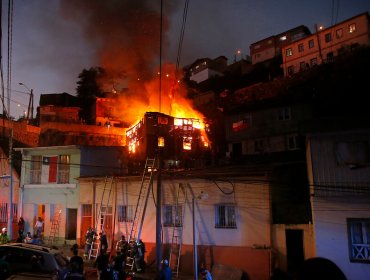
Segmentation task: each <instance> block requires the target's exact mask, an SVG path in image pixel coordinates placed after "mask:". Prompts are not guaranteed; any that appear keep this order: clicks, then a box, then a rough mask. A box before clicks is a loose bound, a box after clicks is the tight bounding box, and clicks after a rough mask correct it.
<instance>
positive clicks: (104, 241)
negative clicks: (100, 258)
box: [99, 232, 108, 254]
mask: <svg viewBox="0 0 370 280" xmlns="http://www.w3.org/2000/svg"><path fill="white" fill-rule="evenodd" d="M99 236H100V237H99V239H100V244H99V246H100V248H99V249H100V251H103V252H104V254H105V253H107V249H108V240H107V235H106V234H105V233H104V232H100V233H99Z"/></svg>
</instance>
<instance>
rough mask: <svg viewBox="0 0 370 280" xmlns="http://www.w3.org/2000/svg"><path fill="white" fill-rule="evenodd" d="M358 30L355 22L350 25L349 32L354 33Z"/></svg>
mask: <svg viewBox="0 0 370 280" xmlns="http://www.w3.org/2000/svg"><path fill="white" fill-rule="evenodd" d="M355 31H356V24H355V23H352V24H350V25H349V26H348V32H349V33H353V32H355Z"/></svg>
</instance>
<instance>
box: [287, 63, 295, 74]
mask: <svg viewBox="0 0 370 280" xmlns="http://www.w3.org/2000/svg"><path fill="white" fill-rule="evenodd" d="M293 74H294V66H293V65H290V66H288V75H289V76H290V75H293Z"/></svg>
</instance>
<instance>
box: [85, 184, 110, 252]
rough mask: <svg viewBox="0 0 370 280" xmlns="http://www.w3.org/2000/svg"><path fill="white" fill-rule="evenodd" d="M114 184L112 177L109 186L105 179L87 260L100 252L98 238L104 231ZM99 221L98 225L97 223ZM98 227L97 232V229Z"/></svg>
mask: <svg viewBox="0 0 370 280" xmlns="http://www.w3.org/2000/svg"><path fill="white" fill-rule="evenodd" d="M113 184H114V177H112V178H111V180H110V184H109V183H108V177H105V182H104V188H103V192H102V196H101V200H100V207H99V211H98V212H97V215H96V216H95V229H94V231H95V233H96V234H95V235H94V237H93V241H92V243H91V247H90V251H89V259H91V258H97V257H98V255H99V252H100V239H99V238H98V235H99V233H101V232H103V231H104V225H105V220H106V215H107V214H108V206H109V202H110V198H111V193H112V189H113ZM99 221H100V223H99ZM98 225H99V231H98V230H97V229H98Z"/></svg>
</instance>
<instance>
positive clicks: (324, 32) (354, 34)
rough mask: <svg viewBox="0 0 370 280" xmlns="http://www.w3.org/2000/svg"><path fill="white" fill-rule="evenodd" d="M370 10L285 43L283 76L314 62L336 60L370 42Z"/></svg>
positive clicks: (320, 62)
mask: <svg viewBox="0 0 370 280" xmlns="http://www.w3.org/2000/svg"><path fill="white" fill-rule="evenodd" d="M369 26H370V22H369V13H362V14H360V15H357V16H355V17H352V18H350V19H347V20H345V21H342V22H340V23H338V24H335V25H333V26H331V27H328V28H322V27H316V32H315V34H312V35H310V36H306V37H304V38H301V39H300V40H296V41H294V42H291V43H290V44H288V45H285V46H284V47H283V49H282V54H283V69H284V76H290V75H293V74H295V73H298V72H301V71H304V70H306V69H308V68H310V67H313V66H315V65H319V64H322V63H328V62H333V60H334V59H335V57H336V56H338V55H340V54H341V53H344V52H345V51H351V50H353V49H355V48H358V47H359V46H363V45H369V44H370V28H369Z"/></svg>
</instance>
